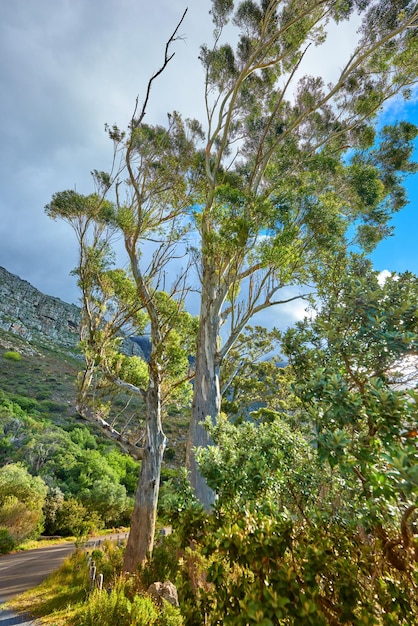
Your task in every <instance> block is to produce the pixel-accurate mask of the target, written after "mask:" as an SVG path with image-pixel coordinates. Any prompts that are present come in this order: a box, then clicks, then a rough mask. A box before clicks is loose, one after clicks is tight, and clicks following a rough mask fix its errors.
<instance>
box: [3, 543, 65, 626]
mask: <svg viewBox="0 0 418 626" xmlns="http://www.w3.org/2000/svg"><path fill="white" fill-rule="evenodd" d="M74 549H75V545H74V544H73V543H67V544H62V545H58V546H49V547H48V548H40V549H37V550H28V551H26V552H17V553H15V554H6V555H4V556H1V557H0V626H15V625H16V626H17V625H18V624H19V625H20V626H32V625H33V626H35V624H36V622H35V621H33V620H32V619H31V618H30V617H28V616H25V615H20V614H18V613H15V612H13V611H9V610H8V609H7V610H5V609H2V607H1V604H2V602H7V600H11V599H12V598H13V597H14V596H17V595H19V594H20V593H23V592H24V591H27V589H31V588H32V587H36V586H37V585H39V584H40V583H41V582H42V581H43V580H45V578H46V577H47V576H49V574H51V572H53V571H54V570H56V569H58V568H59V566H60V565H61V563H62V562H63V561H64V560H65V559H66V558H67V556H69V555H70V554H71V553H72V552H73V551H74Z"/></svg>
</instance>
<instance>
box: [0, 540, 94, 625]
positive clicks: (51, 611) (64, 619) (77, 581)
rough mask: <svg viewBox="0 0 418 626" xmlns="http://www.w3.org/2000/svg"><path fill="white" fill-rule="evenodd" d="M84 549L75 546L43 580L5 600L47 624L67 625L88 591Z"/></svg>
mask: <svg viewBox="0 0 418 626" xmlns="http://www.w3.org/2000/svg"><path fill="white" fill-rule="evenodd" d="M89 584H90V581H89V568H88V564H87V552H85V551H84V550H79V551H77V552H75V553H74V554H72V555H71V556H70V557H69V558H68V559H66V560H65V561H64V563H63V564H62V566H61V567H60V569H59V570H57V571H56V572H54V573H52V574H51V575H50V576H48V578H47V579H46V580H44V582H43V583H41V584H40V585H38V587H34V588H33V589H29V590H28V591H25V592H24V593H22V594H20V595H19V596H17V597H16V598H13V599H12V600H10V601H9V602H7V603H6V605H5V606H6V607H7V608H10V609H13V610H14V611H17V612H19V613H27V614H29V615H31V616H32V617H33V618H36V619H39V621H40V623H41V624H48V625H49V626H66V625H67V626H68V624H71V623H72V621H73V619H74V618H75V616H76V615H77V613H78V612H79V610H80V607H81V606H82V605H83V604H84V602H85V601H86V598H87V597H88V591H89Z"/></svg>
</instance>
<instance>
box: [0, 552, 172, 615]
mask: <svg viewBox="0 0 418 626" xmlns="http://www.w3.org/2000/svg"><path fill="white" fill-rule="evenodd" d="M123 552H124V547H123V546H121V545H117V544H116V543H115V542H112V541H106V540H105V541H103V543H102V544H101V545H100V549H94V550H92V551H91V552H90V553H89V552H88V551H87V550H86V549H84V548H79V549H77V550H76V552H75V553H74V554H72V555H71V556H70V557H69V558H68V559H67V560H66V561H64V563H63V565H62V566H61V568H60V569H59V570H57V571H56V572H54V573H53V574H51V575H50V576H49V577H48V578H47V579H46V580H45V581H44V582H43V583H42V584H41V585H39V586H38V587H35V588H34V589H31V590H29V591H27V592H25V593H23V594H21V595H20V596H18V597H16V598H14V599H13V600H10V601H9V602H8V603H7V604H6V605H5V607H7V608H9V609H12V610H14V611H17V612H21V613H26V614H29V615H30V616H31V617H32V618H34V619H36V620H37V622H38V623H39V624H42V625H48V626H98V625H100V626H132V625H134V626H183V625H184V620H183V618H182V616H181V612H180V609H179V608H177V607H174V606H172V605H171V604H169V603H168V602H165V601H163V603H162V604H155V603H154V602H153V600H152V599H151V598H150V597H149V596H148V594H147V592H146V589H147V586H148V584H145V586H144V584H143V583H142V581H141V577H140V576H138V575H135V576H133V575H125V576H124V575H123V574H122V559H123ZM91 559H93V560H94V563H95V567H96V570H97V574H98V575H99V574H101V575H102V576H103V588H102V589H99V588H97V586H96V585H92V584H91V580H90V564H91Z"/></svg>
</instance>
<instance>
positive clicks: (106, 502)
mask: <svg viewBox="0 0 418 626" xmlns="http://www.w3.org/2000/svg"><path fill="white" fill-rule="evenodd" d="M53 346H54V342H53V341H52V340H50V341H49V342H48V345H42V344H41V343H39V342H38V343H35V342H32V343H31V342H28V341H26V340H25V339H23V338H22V337H20V336H19V335H17V334H14V333H8V332H6V331H4V330H0V505H1V506H0V527H1V536H0V551H7V550H9V549H10V548H11V547H13V545H16V544H18V543H20V542H21V541H24V540H25V539H28V538H36V537H38V536H39V535H40V534H41V533H42V534H46V535H62V536H66V535H81V534H83V535H84V534H86V533H88V532H90V531H93V530H95V529H99V528H102V527H114V526H121V525H123V526H127V525H129V521H130V516H131V514H132V505H133V496H134V493H135V489H136V484H137V481H138V472H139V463H138V462H137V461H135V460H133V459H132V458H131V457H130V456H129V455H127V454H124V453H123V452H122V451H121V449H120V447H119V446H118V445H117V443H114V442H111V441H109V439H107V438H105V437H104V436H103V434H102V433H100V431H99V430H98V429H97V428H95V427H94V426H93V425H91V424H87V423H86V422H85V421H84V420H83V419H81V418H80V416H78V415H77V413H76V410H75V399H76V381H77V375H78V373H79V372H80V371H81V369H82V367H83V359H82V356H81V354H78V355H77V353H76V350H74V348H73V349H72V350H71V351H68V350H66V349H64V348H63V347H62V346H59V345H58V344H55V348H54V347H53ZM126 402H127V398H126V397H123V394H121V395H120V397H118V398H114V399H113V408H112V415H113V417H114V419H115V423H117V418H118V414H123V416H124V417H123V419H125V418H126V406H125V405H126ZM128 410H129V411H131V412H132V411H136V410H138V411H139V414H141V407H140V406H138V402H133V403H132V404H131V405H130V406H129V409H128ZM142 410H143V408H142ZM136 427H138V423H137V424H136ZM167 431H168V432H172V435H173V439H174V441H175V447H173V446H171V447H169V449H168V455H167V459H168V462H169V465H170V467H172V468H173V467H176V466H178V465H179V464H181V463H182V462H184V442H185V438H186V435H187V421H185V420H183V422H181V420H180V419H173V420H171V426H170V423H169V424H167ZM171 471H172V470H171ZM33 477H38V478H39V479H41V480H40V481H37V482H36V481H35V482H34V483H33V484H32V482H31V481H32V478H33ZM168 477H170V470H169V469H167V473H166V474H165V475H164V478H165V479H167V478H168ZM21 484H25V485H27V493H26V492H25V494H23V495H22V496H19V497H16V495H17V493H19V485H21Z"/></svg>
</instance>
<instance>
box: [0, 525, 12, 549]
mask: <svg viewBox="0 0 418 626" xmlns="http://www.w3.org/2000/svg"><path fill="white" fill-rule="evenodd" d="M14 547H15V541H14V539H13V537H12V536H11V534H10V532H9V531H8V529H7V528H0V554H7V553H8V552H11V551H12V550H13V548H14Z"/></svg>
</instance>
